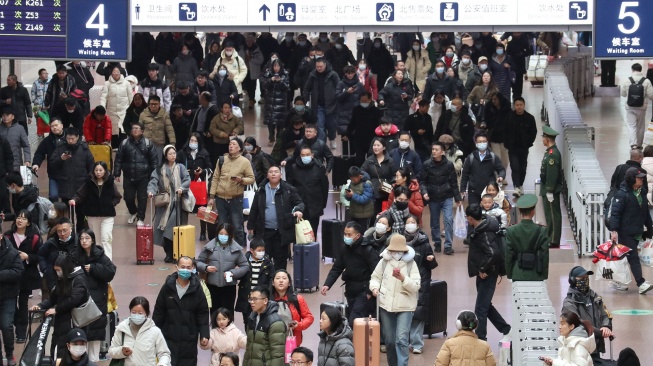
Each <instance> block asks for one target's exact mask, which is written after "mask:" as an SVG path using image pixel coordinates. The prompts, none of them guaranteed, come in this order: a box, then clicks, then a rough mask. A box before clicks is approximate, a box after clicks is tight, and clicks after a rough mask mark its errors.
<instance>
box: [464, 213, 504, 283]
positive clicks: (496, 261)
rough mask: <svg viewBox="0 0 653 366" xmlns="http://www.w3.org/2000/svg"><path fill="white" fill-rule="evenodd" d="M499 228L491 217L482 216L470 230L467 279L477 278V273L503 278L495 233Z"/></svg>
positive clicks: (500, 255)
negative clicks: (479, 221) (477, 223)
mask: <svg viewBox="0 0 653 366" xmlns="http://www.w3.org/2000/svg"><path fill="white" fill-rule="evenodd" d="M500 228H501V226H500V225H499V222H498V221H497V220H496V219H495V218H494V217H492V216H487V215H483V218H482V219H481V223H480V224H479V225H478V226H477V227H475V228H472V230H471V232H470V235H469V238H470V240H469V241H470V244H469V255H468V257H467V273H468V274H469V277H475V276H478V274H479V272H482V273H486V274H488V275H499V276H503V275H504V274H505V272H506V270H505V268H506V266H505V263H504V261H503V253H502V250H501V243H500V241H499V240H500V238H499V237H498V236H497V232H498V231H499V229H500Z"/></svg>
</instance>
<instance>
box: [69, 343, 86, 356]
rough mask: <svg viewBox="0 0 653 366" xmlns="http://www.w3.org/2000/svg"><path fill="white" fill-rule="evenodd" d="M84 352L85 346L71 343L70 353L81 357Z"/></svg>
mask: <svg viewBox="0 0 653 366" xmlns="http://www.w3.org/2000/svg"><path fill="white" fill-rule="evenodd" d="M84 353H86V346H85V345H84V346H81V345H76V344H74V345H71V346H70V354H71V355H73V356H75V357H81V356H83V355H84Z"/></svg>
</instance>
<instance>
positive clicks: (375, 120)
mask: <svg viewBox="0 0 653 366" xmlns="http://www.w3.org/2000/svg"><path fill="white" fill-rule="evenodd" d="M358 101H359V103H358V105H357V106H355V107H354V108H353V109H352V111H351V120H350V121H349V124H348V125H347V131H345V134H344V135H343V136H342V140H343V141H349V145H350V147H351V148H352V149H353V151H352V153H354V154H355V155H356V157H355V162H356V166H361V165H362V164H363V163H364V162H365V156H366V155H367V153H368V150H369V146H370V145H371V144H372V139H374V137H375V136H376V134H375V130H376V129H377V128H378V127H379V123H380V121H381V118H382V117H383V112H382V111H381V110H380V109H379V108H378V107H377V106H376V104H375V103H374V99H373V95H372V93H371V92H369V91H365V92H363V93H362V94H361V95H360V97H359V99H358ZM390 125H391V126H392V123H391V124H390Z"/></svg>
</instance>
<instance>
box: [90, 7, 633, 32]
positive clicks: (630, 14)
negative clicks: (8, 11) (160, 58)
mask: <svg viewBox="0 0 653 366" xmlns="http://www.w3.org/2000/svg"><path fill="white" fill-rule="evenodd" d="M638 6H639V1H624V2H622V3H621V9H619V19H620V20H623V19H626V18H631V19H632V20H633V26H632V27H630V28H626V27H624V25H623V24H621V23H619V25H618V28H619V31H620V32H621V33H623V34H633V33H635V32H637V29H639V15H637V13H635V12H632V11H626V9H627V8H631V7H632V8H635V7H638ZM87 26H88V25H87Z"/></svg>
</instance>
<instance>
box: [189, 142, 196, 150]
mask: <svg viewBox="0 0 653 366" xmlns="http://www.w3.org/2000/svg"><path fill="white" fill-rule="evenodd" d="M188 147H190V149H191V150H197V147H198V145H197V142H191V143H189V144H188Z"/></svg>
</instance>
